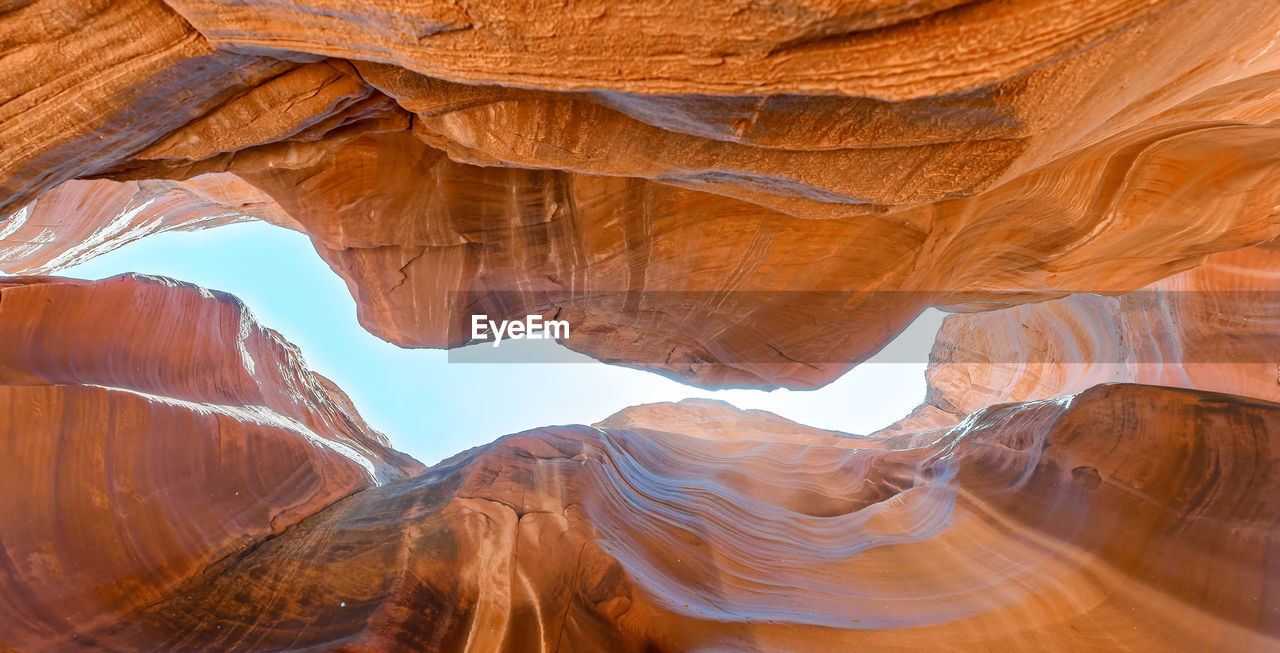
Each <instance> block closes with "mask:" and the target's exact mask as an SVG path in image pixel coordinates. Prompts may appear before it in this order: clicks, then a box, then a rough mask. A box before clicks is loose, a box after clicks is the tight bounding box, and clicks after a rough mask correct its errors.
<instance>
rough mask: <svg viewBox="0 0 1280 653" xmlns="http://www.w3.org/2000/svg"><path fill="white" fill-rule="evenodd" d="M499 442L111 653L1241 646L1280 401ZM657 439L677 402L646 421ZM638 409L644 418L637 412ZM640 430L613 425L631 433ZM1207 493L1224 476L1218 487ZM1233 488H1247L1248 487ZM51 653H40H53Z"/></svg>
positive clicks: (396, 487) (126, 631)
mask: <svg viewBox="0 0 1280 653" xmlns="http://www.w3.org/2000/svg"><path fill="white" fill-rule="evenodd" d="M690 408H691V409H692V413H691V414H689V415H688V416H687V417H686V418H685V421H686V422H695V423H696V422H699V421H704V422H705V421H709V420H708V417H709V416H711V415H714V416H715V417H714V418H712V419H711V420H710V421H714V420H716V419H721V418H730V419H737V420H738V421H739V423H740V425H739V426H737V427H735V436H734V437H725V436H724V434H722V433H717V434H714V435H713V436H712V437H702V436H701V435H686V434H682V433H675V432H667V431H656V430H650V429H639V428H631V427H614V426H598V427H585V426H577V427H558V428H547V429H539V430H535V431H530V432H527V433H523V434H519V435H515V436H510V437H508V438H504V439H502V440H499V441H498V442H496V443H494V444H492V445H488V446H485V447H481V448H478V449H476V450H472V451H470V452H467V453H464V454H461V455H459V456H457V457H455V458H453V459H451V460H449V461H446V462H444V463H441V464H440V465H438V466H436V467H433V468H432V469H430V470H428V471H427V472H426V473H424V474H422V475H420V476H418V477H415V478H412V479H405V480H400V481H395V482H393V483H390V484H388V485H385V486H381V487H375V488H369V489H365V490H363V491H360V492H359V493H358V494H356V495H355V496H353V497H351V498H349V499H347V500H345V501H342V502H340V503H338V504H336V505H334V506H332V507H330V508H328V509H327V510H324V511H322V512H320V513H319V514H316V515H314V516H312V517H309V518H307V519H305V520H304V521H302V522H301V523H299V524H298V525H297V526H294V527H292V528H290V529H288V530H287V531H286V532H284V533H283V534H281V535H279V536H277V537H274V538H271V539H269V540H267V541H265V542H264V543H262V544H261V545H260V546H257V547H255V548H253V549H252V550H251V551H248V552H247V553H245V554H244V555H241V556H238V557H236V558H235V559H234V560H230V561H228V562H227V563H226V564H225V565H219V566H217V567H216V572H215V573H207V574H205V575H204V576H203V577H201V578H199V579H198V580H195V581H193V582H191V583H189V584H188V585H186V586H185V587H184V589H183V591H182V592H181V593H180V594H177V595H172V596H169V597H166V598H164V599H162V600H160V601H158V602H156V603H155V604H154V605H151V606H148V607H146V608H143V609H142V610H140V611H138V612H135V613H133V614H131V616H130V619H129V620H128V621H127V622H126V623H122V624H115V625H112V626H108V627H105V628H101V629H97V630H94V631H93V632H91V633H87V634H86V635H85V636H84V637H85V639H83V640H82V642H92V643H93V644H94V645H96V646H104V647H107V648H120V649H131V648H137V647H143V648H181V649H193V648H194V649H207V648H220V649H236V650H273V649H279V648H330V647H335V646H337V647H341V648H343V649H344V650H391V649H403V648H412V649H418V650H469V651H493V650H547V649H556V648H559V649H561V650H619V651H623V650H637V651H640V650H700V649H708V648H711V649H717V648H718V649H732V650H782V649H785V650H815V651H816V650H831V648H832V647H833V646H834V647H857V646H873V647H876V648H877V649H887V650H918V649H919V648H920V647H921V646H926V645H927V644H928V643H930V642H937V641H946V642H948V644H949V645H950V646H953V647H957V648H963V649H975V650H985V649H991V648H1034V649H1037V650H1078V649H1079V648H1082V647H1099V646H1102V647H1106V648H1115V649H1125V650H1141V649H1161V650H1204V649H1205V648H1215V649H1236V650H1259V649H1264V648H1273V647H1275V646H1276V645H1277V640H1276V637H1277V636H1278V635H1280V631H1278V630H1277V627H1276V626H1277V623H1280V622H1277V616H1278V615H1280V602H1278V599H1277V597H1276V593H1275V588H1274V587H1273V586H1272V585H1273V582H1274V578H1272V577H1271V576H1270V574H1268V573H1267V571H1266V569H1267V562H1266V559H1267V556H1268V551H1269V548H1268V534H1269V531H1270V529H1271V527H1272V525H1274V524H1275V523H1277V520H1280V504H1277V503H1276V502H1275V501H1274V500H1273V499H1272V497H1275V496H1280V495H1278V494H1277V492H1276V488H1274V487H1272V485H1274V483H1273V481H1272V480H1270V479H1271V475H1270V474H1269V473H1268V472H1267V470H1268V469H1269V468H1271V467H1273V466H1274V465H1275V464H1276V463H1277V462H1280V461H1277V459H1276V456H1277V451H1280V439H1278V438H1280V405H1277V404H1273V403H1269V402H1263V401H1257V400H1251V399H1245V398H1241V397H1235V396H1229V395H1220V394H1213V393H1204V392H1197V391H1190V390H1175V389H1169V388H1158V387H1152V386H1138V385H1111V386H1099V387H1096V388H1094V389H1091V390H1088V391H1086V392H1084V393H1081V394H1080V395H1078V396H1076V397H1072V398H1067V399H1063V400H1057V401H1047V402H1032V403H1024V404H1012V405H1004V406H997V407H992V408H990V409H986V410H984V411H981V412H980V413H978V414H976V415H975V416H973V417H972V418H971V419H969V420H967V421H966V422H965V423H964V424H962V425H960V426H958V427H956V428H954V429H952V430H951V431H950V432H948V433H946V434H945V435H943V436H942V437H939V438H937V439H934V440H931V441H926V442H918V443H915V444H908V443H899V444H898V445H894V446H890V447H887V448H882V447H876V446H872V447H868V448H863V447H862V446H861V444H862V443H863V442H866V440H864V439H858V438H845V441H844V442H840V441H837V440H838V438H837V437H836V436H835V435H834V434H828V436H827V437H828V438H829V439H830V441H829V442H824V443H820V442H817V441H815V440H814V438H813V433H812V432H811V431H812V429H806V428H805V427H801V426H799V425H791V426H792V427H793V429H794V432H795V434H796V436H797V437H794V438H793V437H789V436H788V435H787V434H786V431H787V428H786V427H785V420H780V419H777V418H774V419H772V420H765V421H766V423H769V424H771V425H770V426H769V427H768V428H766V429H765V430H764V431H763V432H760V433H755V432H753V431H752V429H751V427H750V426H749V425H748V424H747V423H748V422H752V421H755V420H756V419H758V416H751V415H745V414H739V415H734V413H735V411H733V410H732V409H730V408H727V407H716V406H710V407H708V406H706V405H694V406H691V407H690ZM657 410H658V412H659V413H661V414H663V415H664V417H672V416H675V415H679V414H680V413H682V412H684V411H685V407H682V406H679V405H677V406H673V407H659V408H657ZM647 412H650V413H652V412H653V410H652V409H649V410H648V411H647ZM636 418H637V416H636V415H634V414H633V415H631V416H630V417H619V418H614V419H620V420H626V419H636ZM1222 470H1230V473H1225V474H1224V473H1222ZM1250 479H1252V480H1250ZM63 642H65V640H62V642H60V643H63Z"/></svg>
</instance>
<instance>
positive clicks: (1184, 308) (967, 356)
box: [879, 243, 1280, 435]
mask: <svg viewBox="0 0 1280 653" xmlns="http://www.w3.org/2000/svg"><path fill="white" fill-rule="evenodd" d="M1277 269H1280V244H1278V243H1270V244H1268V245H1265V246H1261V247H1254V248H1249V249H1242V250H1237V251H1234V252H1225V253H1221V254H1214V255H1213V256H1210V257H1208V258H1207V259H1206V260H1205V262H1204V263H1203V264H1202V265H1201V266H1200V267H1197V268H1195V269H1193V270H1189V271H1187V272H1183V273H1181V274H1177V275H1174V276H1172V277H1169V278H1167V279H1163V280H1161V281H1158V282H1156V283H1154V284H1151V285H1149V286H1147V287H1145V288H1143V289H1142V290H1139V291H1137V292H1134V293H1130V294H1125V295H1120V296H1118V297H1105V296H1100V295H1072V296H1070V297H1066V298H1063V299H1058V300H1053V301H1047V302H1042V303H1037V304H1028V305H1025V306H1017V307H1012V308H1006V309H1003V310H999V311H993V312H982V313H969V314H957V315H952V316H949V317H948V318H947V319H946V320H945V321H944V322H943V325H942V329H941V330H940V331H939V333H938V337H937V341H936V342H935V344H934V349H933V353H932V355H931V362H930V366H929V369H928V371H927V372H926V376H927V378H928V383H929V392H928V397H927V398H926V401H925V404H924V405H922V406H921V407H920V408H918V409H917V410H916V412H915V413H913V415H912V416H911V417H909V418H907V419H904V420H903V421H901V422H899V423H897V424H894V425H893V426H891V427H889V428H888V429H886V430H884V431H882V432H880V434H879V435H889V434H896V433H909V432H914V431H922V430H930V429H935V428H939V427H949V426H951V425H953V424H955V423H957V422H959V421H960V420H961V419H962V418H964V416H966V415H969V414H970V413H973V412H974V411H977V410H980V409H982V408H984V407H986V406H988V405H991V404H993V403H999V402H1011V401H1031V400H1037V399H1048V398H1052V397H1058V396H1062V395H1068V394H1074V393H1077V392H1080V391H1082V390H1084V389H1086V388H1089V387H1091V386H1094V385H1097V384H1099V383H1114V382H1133V383H1148V384H1156V385H1163V386H1172V387H1179V388H1196V389H1201V390H1210V391H1214V392H1227V393H1231V394H1239V395H1244V396H1250V397H1259V398H1263V399H1268V400H1271V401H1280V355H1278V354H1277V352H1280V335H1278V334H1280V322H1278V320H1280V311H1278V310H1277V309H1278V307H1280V275H1277V273H1276V270H1277Z"/></svg>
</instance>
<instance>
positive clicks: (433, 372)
mask: <svg viewBox="0 0 1280 653" xmlns="http://www.w3.org/2000/svg"><path fill="white" fill-rule="evenodd" d="M125 272H141V273H145V274H154V275H161V276H166V277H172V278H175V279H181V280H183V281H189V282H192V283H195V284H198V285H201V286H204V287H206V288H212V289H215V290H222V291H226V292H229V293H231V294H234V295H236V296H238V297H240V298H241V299H242V300H244V302H245V303H246V304H248V306H249V307H250V308H251V309H252V310H253V312H254V313H255V314H256V315H257V317H258V320H259V321H260V322H261V323H262V324H264V325H265V326H268V327H270V328H273V329H275V330H277V331H279V332H280V333H281V334H283V335H284V336H285V337H286V338H287V339H289V340H290V341H291V342H293V343H294V344H296V345H298V347H299V348H300V349H301V350H302V353H303V356H304V357H305V358H306V361H307V364H308V366H309V367H311V369H313V370H315V371H317V372H319V373H321V374H323V375H325V376H327V377H329V378H330V379H332V380H333V381H334V382H335V383H337V384H338V386H339V387H341V388H342V389H343V390H344V391H346V393H347V394H348V395H350V397H351V399H352V401H353V402H354V403H355V405H356V407H357V408H358V409H359V410H360V413H361V415H363V416H364V418H365V420H366V421H367V422H368V423H369V424H370V425H372V426H373V427H374V428H376V429H378V430H379V431H382V432H383V433H385V434H386V435H387V437H389V438H390V440H391V443H392V445H393V446H395V448H396V449H399V450H401V451H404V452H406V453H408V454H409V455H411V456H413V457H415V458H417V459H418V460H420V461H422V462H424V463H427V464H433V463H436V462H438V461H440V460H443V459H444V458H447V457H449V456H451V455H453V454H455V453H457V452H459V451H462V450H464V449H468V448H470V447H473V446H476V445H479V444H484V443H486V442H491V441H493V440H494V439H496V438H498V437H501V436H503V435H506V434H508V433H516V432H519V431H524V430H527V429H530V428H536V427H539V426H550V425H557V424H590V423H593V422H598V421H600V420H602V419H604V418H605V417H608V416H609V415H612V414H613V413H615V412H617V411H619V410H622V409H623V408H626V407H627V406H632V405H636V404H643V403H652V402H660V401H679V400H681V399H685V398H689V397H707V398H713V399H721V400H724V401H728V402H729V403H731V404H733V405H735V406H737V407H739V408H757V409H761V410H767V411H770V412H773V413H777V414H778V415H781V416H783V417H786V418H788V419H791V420H794V421H797V422H800V423H803V424H808V425H810V426H816V427H819V428H826V429H832V430H837V431H844V432H848V433H870V432H871V431H875V430H877V429H879V428H882V427H884V426H887V425H888V424H890V423H892V422H893V421H895V420H897V419H898V418H900V417H902V416H904V415H906V414H907V413H908V412H910V411H911V409H912V408H915V406H916V405H917V404H919V403H920V402H921V401H922V400H923V399H924V394H925V382H924V370H925V363H924V362H923V360H924V359H925V357H926V356H927V354H928V351H927V349H928V345H929V343H932V341H933V335H934V334H936V333H937V330H938V327H939V326H940V325H941V323H942V317H943V314H942V313H941V312H939V311H937V310H934V309H930V310H928V311H926V312H925V313H924V314H922V315H921V316H920V318H919V319H917V320H916V322H915V323H913V324H912V325H911V327H909V328H908V330H907V331H906V332H904V334H903V335H902V336H899V338H898V339H897V340H896V341H895V342H894V343H893V344H891V345H889V347H887V348H886V349H889V348H892V347H895V346H896V347H897V349H898V350H899V351H898V352H897V353H896V354H892V355H889V354H887V353H885V352H882V354H884V355H877V357H876V358H873V359H871V361H868V362H867V363H863V364H862V365H859V366H858V367H856V368H854V369H853V370H852V371H851V372H849V373H847V374H845V375H844V376H843V377H841V378H840V379H838V380H836V381H835V382H833V383H831V384H829V385H827V386H825V387H823V388H821V389H819V390H811V391H789V390H775V391H772V392H765V391H759V390H720V391H707V390H702V389H699V388H694V387H690V386H686V385H684V384H681V383H678V382H676V381H672V380H670V379H667V378H664V377H661V376H658V375H656V374H653V373H650V372H644V371H640V370H634V369H629V368H623V367H617V366H612V365H605V364H603V363H594V362H592V363H563V362H562V363H490V364H478V363H460V362H449V360H448V354H447V352H445V351H442V350H432V349H401V348H399V347H396V346H395V345H392V344H389V343H387V342H384V341H382V340H379V339H378V338H376V337H375V336H373V335H371V334H370V333H369V332H367V331H365V330H364V329H363V328H361V327H360V325H359V323H358V322H357V321H356V307H355V302H354V300H352V299H351V295H350V294H349V293H348V292H347V288H346V284H345V283H343V281H342V280H341V279H340V278H338V276H337V275H336V274H334V273H333V272H332V271H331V270H330V269H329V268H328V266H326V265H325V264H324V262H323V261H321V260H320V258H319V256H317V255H316V253H315V250H314V249H312V246H311V241H310V239H308V238H307V237H306V236H304V235H302V234H299V233H296V232H293V231H289V230H287V229H282V228H280V227H275V226H272V225H269V224H266V223H263V222H248V223H242V224H235V225H230V226H226V227H219V228H216V229H209V230H204V231H194V232H186V231H171V232H166V233H161V234H156V235H152V236H148V237H147V238H143V239H142V240H140V241H137V242H134V243H130V244H128V245H124V246H123V247H120V248H119V249H116V250H114V251H111V252H108V253H106V254H104V255H102V256H99V257H98V258H95V259H92V260H90V261H88V262H86V263H83V264H80V265H77V266H73V267H69V268H65V269H63V270H61V271H59V272H57V273H56V274H58V275H60V276H68V277H76V278H81V279H102V278H106V277H111V276H115V275H117V274H122V273H125ZM524 342H530V341H524ZM509 344H517V346H518V344H519V343H504V344H503V346H504V347H506V346H508V345H509ZM473 346H475V347H485V346H489V345H485V344H480V345H473ZM904 347H908V348H916V349H920V350H922V351H920V352H908V353H907V354H906V355H904V353H903V352H902V351H901V350H902V349H903V348H904ZM877 359H882V360H893V361H903V360H908V359H913V360H919V361H921V362H914V363H906V362H877Z"/></svg>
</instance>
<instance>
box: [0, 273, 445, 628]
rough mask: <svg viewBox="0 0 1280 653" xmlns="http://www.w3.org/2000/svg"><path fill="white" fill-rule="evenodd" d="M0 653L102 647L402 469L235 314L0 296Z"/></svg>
mask: <svg viewBox="0 0 1280 653" xmlns="http://www.w3.org/2000/svg"><path fill="white" fill-rule="evenodd" d="M0 452H2V453H3V455H2V456H0V460H2V461H3V462H2V463H0V465H3V472H2V473H0V497H3V498H2V499H0V545H2V546H0V562H2V564H0V586H2V590H0V595H2V596H3V597H4V599H3V600H0V645H3V646H12V647H16V648H17V649H18V650H55V649H58V648H61V647H63V646H71V645H81V646H87V647H92V640H86V639H83V637H82V636H83V635H84V634H85V633H88V632H91V631H93V630H94V629H97V628H100V627H108V626H110V625H111V624H113V623H116V622H118V621H119V620H121V619H123V618H125V617H126V616H127V615H129V614H130V613H132V612H134V611H136V610H139V609H142V608H144V607H146V606H149V605H151V604H153V603H155V602H156V601H159V600H162V599H164V598H165V597H169V596H172V595H173V594H174V593H175V592H178V591H180V590H181V588H182V587H183V586H184V585H185V584H187V583H189V582H191V581H192V580H193V579H195V578H198V577H199V576H200V575H201V574H205V573H209V571H210V570H211V569H213V568H214V567H216V564H217V563H218V562H219V561H220V560H223V559H234V558H235V557H236V556H238V555H242V554H244V553H245V552H246V551H247V550H249V549H250V548H252V547H253V546H255V545H257V544H258V543H259V542H261V541H262V540H263V539H264V538H267V537H271V536H274V535H278V534H280V533H282V532H284V531H285V530H286V529H288V528H290V527H291V526H293V525H295V524H297V523H299V522H300V521H301V520H303V519H304V518H306V517H308V516H310V515H312V514H314V513H316V512H319V511H320V510H322V509H324V508H325V507H327V506H329V505H331V504H333V503H334V502H336V501H339V500H341V499H342V498H343V497H346V496H348V495H351V494H354V493H356V492H359V491H360V490H363V489H366V488H370V487H374V486H379V485H384V484H386V483H389V482H391V481H393V480H395V479H400V478H404V477H405V476H407V475H412V474H414V473H416V472H418V471H420V470H421V469H422V466H421V465H419V464H418V463H417V462H416V461H414V460H412V459H410V458H408V457H407V456H404V455H403V454H400V453H398V452H395V451H393V450H391V449H390V448H389V447H388V446H387V442H386V439H385V438H384V437H383V436H382V435H381V434H380V433H378V432H376V431H374V430H372V429H370V428H369V427H368V426H367V425H365V423H364V422H363V420H361V419H360V416H359V414H358V413H357V412H356V411H355V409H354V408H353V407H352V406H351V403H350V401H349V400H348V399H347V397H346V395H345V394H343V393H342V391H340V390H339V389H337V388H336V387H335V386H334V385H333V384H332V383H330V382H329V381H328V380H327V379H325V378H323V377H321V376H318V375H316V374H313V373H311V372H309V371H308V370H307V369H306V368H305V367H304V366H303V362H302V358H301V356H300V355H299V353H298V351H297V349H296V348H294V347H293V346H292V345H290V344H289V343H287V342H285V341H284V340H283V339H282V338H280V336H279V335H278V334H276V333H275V332H274V331H271V330H269V329H266V328H264V327H263V326H261V325H260V324H258V322H257V321H256V320H255V319H254V318H253V316H252V315H251V314H250V313H249V312H248V309H246V308H245V307H244V306H243V305H242V304H241V303H240V302H239V301H238V300H236V299H234V298H232V297H230V296H228V295H225V294H222V293H212V292H210V291H207V290H204V289H203V288H198V287H195V286H190V285H186V284H180V283H177V282H173V281H171V280H168V279H159V278H148V277H141V276H125V277H117V278H114V279H109V280H106V281H99V282H92V283H90V282H83V281H76V280H69V279H58V278H55V277H24V278H18V279H12V278H7V279H0Z"/></svg>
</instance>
